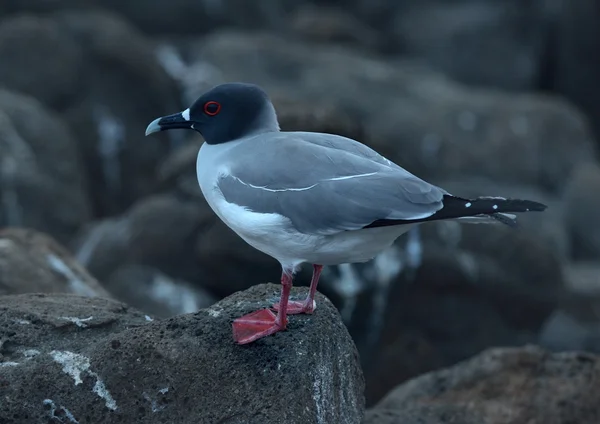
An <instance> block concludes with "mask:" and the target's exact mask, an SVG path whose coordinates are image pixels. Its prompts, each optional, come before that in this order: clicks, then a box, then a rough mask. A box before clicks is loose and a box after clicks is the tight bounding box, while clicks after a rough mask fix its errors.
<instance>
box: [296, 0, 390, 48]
mask: <svg viewBox="0 0 600 424" xmlns="http://www.w3.org/2000/svg"><path fill="white" fill-rule="evenodd" d="M290 21H291V24H290V27H291V29H292V31H293V33H295V34H297V35H299V36H300V37H302V38H304V39H306V40H310V41H315V42H326V43H337V44H345V45H349V46H353V47H357V48H364V49H366V50H370V51H376V50H377V49H380V48H381V47H382V46H381V45H382V40H381V36H380V34H379V33H378V32H377V31H375V30H374V29H373V28H370V27H369V26H367V25H365V24H364V23H363V22H361V21H360V20H359V19H358V18H356V17H354V16H353V15H352V13H350V12H349V11H348V10H346V9H342V8H336V7H328V6H316V5H312V4H306V5H303V6H300V7H299V8H298V9H297V10H295V11H294V12H293V13H292V16H291V18H290Z"/></svg>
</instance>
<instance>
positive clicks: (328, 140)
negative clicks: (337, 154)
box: [295, 132, 406, 172]
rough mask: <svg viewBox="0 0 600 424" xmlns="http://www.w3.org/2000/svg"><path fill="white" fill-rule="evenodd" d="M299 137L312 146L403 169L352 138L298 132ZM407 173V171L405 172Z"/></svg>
mask: <svg viewBox="0 0 600 424" xmlns="http://www.w3.org/2000/svg"><path fill="white" fill-rule="evenodd" d="M295 134H297V135H298V136H299V137H302V139H303V140H304V141H305V142H307V143H311V144H316V145H319V146H323V147H329V148H331V149H336V150H342V151H345V152H347V153H351V154H353V155H357V156H361V157H363V158H365V159H369V160H371V161H374V162H377V163H380V164H382V165H385V166H388V167H390V168H396V169H402V168H401V167H400V166H399V165H397V164H395V163H394V162H392V161H391V160H389V159H387V158H386V157H384V156H382V155H380V154H379V153H378V152H376V151H375V150H373V149H371V148H370V147H369V146H366V145H364V144H363V143H360V142H358V141H356V140H353V139H351V138H347V137H342V136H340V135H335V134H321V133H308V132H298V133H295ZM405 172H406V171H405Z"/></svg>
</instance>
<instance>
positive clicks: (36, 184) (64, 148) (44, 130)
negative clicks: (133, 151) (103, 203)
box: [0, 25, 91, 242]
mask: <svg viewBox="0 0 600 424" xmlns="http://www.w3.org/2000/svg"><path fill="white" fill-rule="evenodd" d="M1 27H2V25H0V28H1ZM2 37H3V36H2V31H1V29H0V56H2V55H3V53H2V45H1V44H2V39H3V38H2ZM5 57H6V56H5ZM2 62H3V63H10V60H8V59H7V61H6V62H4V60H2ZM0 68H1V70H0V74H2V73H3V72H7V71H6V69H7V68H10V69H13V68H12V67H10V66H2V67H0ZM47 71H48V72H50V70H49V69H48V70H47ZM13 72H14V69H13ZM20 74H25V73H24V72H21V73H20ZM1 79H2V75H0V80H1ZM57 85H60V81H57V84H47V83H45V86H47V87H54V88H56V86H57ZM42 94H43V91H42ZM85 189H86V176H85V173H84V169H83V167H82V166H81V156H80V154H79V151H78V149H77V143H76V141H75V140H74V138H73V136H72V133H71V132H70V131H69V128H68V126H67V125H66V124H65V123H64V121H63V120H62V119H61V118H60V117H59V116H58V115H57V114H56V113H53V112H52V111H50V110H48V108H46V107H44V106H43V105H42V104H40V102H39V101H38V100H36V99H35V98H33V97H29V96H25V95H22V94H19V93H16V92H11V91H8V90H4V89H1V88H0V227H2V226H26V227H31V228H35V229H37V230H40V231H45V232H48V233H49V234H51V235H52V236H54V237H56V238H57V239H58V240H59V241H61V242H65V241H66V240H67V239H68V238H69V237H71V236H73V234H74V233H75V231H77V229H78V228H79V227H80V226H81V225H82V224H83V223H84V222H86V221H87V220H89V219H90V218H91V207H90V206H91V205H90V202H89V198H88V195H87V192H86V190H85Z"/></svg>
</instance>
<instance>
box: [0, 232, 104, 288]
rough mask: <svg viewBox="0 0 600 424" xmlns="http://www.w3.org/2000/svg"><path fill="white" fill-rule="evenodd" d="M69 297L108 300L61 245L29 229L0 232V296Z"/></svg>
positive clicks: (96, 282) (94, 281)
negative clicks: (98, 297) (38, 295)
mask: <svg viewBox="0 0 600 424" xmlns="http://www.w3.org/2000/svg"><path fill="white" fill-rule="evenodd" d="M22 293H72V294H77V295H80V296H90V297H96V296H100V297H110V295H109V293H108V292H107V291H106V290H105V289H104V288H103V287H102V286H101V285H100V284H99V283H98V281H97V280H96V279H95V278H94V277H92V276H91V275H90V274H89V273H88V272H87V271H86V270H85V269H84V268H83V267H82V266H81V265H80V264H79V263H78V262H77V261H76V260H75V259H74V258H73V257H72V256H71V254H70V253H69V252H68V251H67V250H66V249H65V248H64V247H62V246H61V245H60V244H58V243H57V242H56V241H55V240H53V239H52V238H51V237H49V236H47V235H45V234H43V233H39V232H36V231H33V230H29V229H23V228H7V229H3V230H1V231H0V295H5V294H22Z"/></svg>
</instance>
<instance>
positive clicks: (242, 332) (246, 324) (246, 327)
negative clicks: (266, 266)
mask: <svg viewBox="0 0 600 424" xmlns="http://www.w3.org/2000/svg"><path fill="white" fill-rule="evenodd" d="M291 289H292V274H291V273H288V272H286V271H285V270H284V271H283V273H282V274H281V298H280V299H279V304H280V305H281V308H280V309H279V311H278V312H277V315H275V314H274V313H273V312H271V310H269V309H261V310H260V311H256V312H252V313H250V314H248V315H244V316H243V317H240V318H237V319H236V320H234V321H233V339H234V340H235V341H236V343H238V344H246V343H251V342H253V341H255V340H258V339H261V338H263V337H266V336H270V335H271V334H274V333H277V332H278V331H282V330H285V327H286V325H287V309H288V298H289V297H290V291H291Z"/></svg>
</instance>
